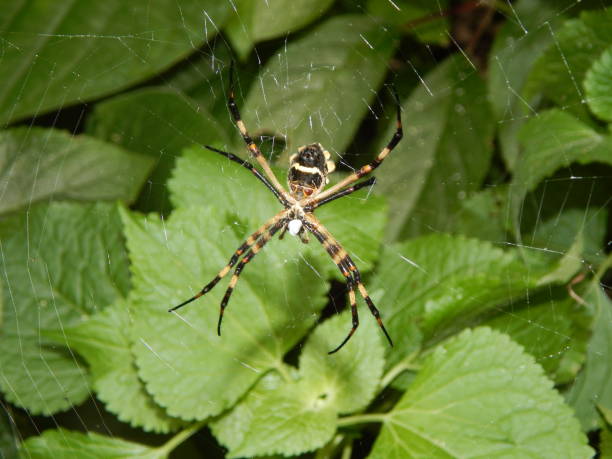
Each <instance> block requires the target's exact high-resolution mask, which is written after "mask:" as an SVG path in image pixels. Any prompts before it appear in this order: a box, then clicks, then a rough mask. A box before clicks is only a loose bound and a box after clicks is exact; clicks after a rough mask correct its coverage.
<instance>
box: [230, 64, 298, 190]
mask: <svg viewBox="0 0 612 459" xmlns="http://www.w3.org/2000/svg"><path fill="white" fill-rule="evenodd" d="M229 80H230V81H229V86H230V90H229V97H228V101H227V106H228V107H229V110H230V113H231V114H232V118H233V119H234V123H236V126H237V127H238V130H239V131H240V134H241V135H242V138H243V139H244V143H246V145H247V147H248V149H249V151H250V152H251V154H252V155H253V156H254V157H255V159H256V160H257V162H258V163H259V165H260V166H261V168H262V169H263V170H264V172H265V174H266V175H267V176H268V179H269V180H270V182H271V183H272V185H273V186H274V188H276V190H277V191H278V193H279V194H281V195H282V196H284V197H285V198H286V196H287V193H286V191H285V189H284V188H283V186H282V185H281V184H280V182H279V181H278V179H277V178H276V176H275V175H274V172H272V169H271V168H270V165H269V164H268V162H267V161H266V159H265V158H264V156H263V155H262V154H261V151H259V148H257V145H255V142H253V139H252V138H251V136H250V135H249V133H248V131H247V129H246V126H245V125H244V122H243V121H242V118H241V117H240V110H238V105H236V100H235V97H234V62H233V61H232V64H231V67H230V74H229Z"/></svg>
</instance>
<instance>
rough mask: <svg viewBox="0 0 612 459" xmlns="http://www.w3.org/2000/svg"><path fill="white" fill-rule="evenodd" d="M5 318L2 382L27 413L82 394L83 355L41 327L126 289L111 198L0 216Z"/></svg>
mask: <svg viewBox="0 0 612 459" xmlns="http://www.w3.org/2000/svg"><path fill="white" fill-rule="evenodd" d="M0 241H1V242H0V244H1V245H0V250H1V254H2V258H1V263H2V278H3V281H4V285H5V288H4V292H3V296H4V298H3V302H4V304H5V318H4V320H5V322H4V326H3V329H2V335H0V337H1V340H0V369H1V370H0V388H1V390H2V392H3V393H4V395H5V397H6V399H7V400H9V401H10V402H12V403H14V404H16V405H18V406H20V407H23V408H25V409H27V410H28V411H29V412H30V414H45V415H49V414H52V413H55V412H57V411H61V410H65V409H68V408H69V407H71V406H73V405H75V404H78V403H80V402H82V401H83V400H84V399H85V398H86V397H87V396H88V395H90V392H89V377H88V375H87V372H86V370H85V368H84V367H83V365H82V363H81V361H80V360H79V359H77V358H76V356H75V355H74V354H73V353H72V352H69V351H68V350H67V349H66V348H64V347H58V346H57V345H56V344H55V343H53V342H51V341H49V340H47V339H45V338H44V335H41V332H42V331H43V330H56V331H57V332H58V333H61V330H62V329H64V328H68V327H71V326H75V325H77V324H78V323H80V322H82V321H85V320H87V319H88V318H89V316H91V315H93V314H94V313H95V312H96V311H99V310H100V309H102V308H103V307H104V306H106V305H108V304H110V303H112V302H114V301H115V300H116V299H117V298H120V297H122V296H125V295H126V293H127V291H128V289H129V272H128V265H127V254H126V252H125V247H124V241H123V236H122V234H121V222H120V221H119V216H118V214H117V211H116V208H115V206H114V205H108V204H101V203H98V204H88V205H77V204H69V203H53V204H51V205H45V206H35V207H32V208H31V209H30V210H29V212H28V213H23V214H18V215H16V216H14V217H12V218H11V219H8V220H4V221H2V223H1V224H0Z"/></svg>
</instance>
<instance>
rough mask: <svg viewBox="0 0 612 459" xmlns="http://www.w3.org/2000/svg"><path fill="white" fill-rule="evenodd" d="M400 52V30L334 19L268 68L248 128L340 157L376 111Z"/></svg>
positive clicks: (361, 19)
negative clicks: (370, 111)
mask: <svg viewBox="0 0 612 459" xmlns="http://www.w3.org/2000/svg"><path fill="white" fill-rule="evenodd" d="M394 49H395V35H394V34H393V33H391V32H389V31H388V30H385V29H384V28H381V27H380V25H379V24H378V23H376V22H374V21H373V20H371V19H369V18H367V17H365V16H358V15H345V16H335V17H333V18H331V19H329V20H327V21H326V22H324V23H323V24H321V25H320V26H318V27H316V28H314V29H313V30H312V31H310V32H309V33H308V34H307V35H304V36H303V37H301V38H298V39H296V40H294V41H292V42H290V43H289V44H288V45H287V46H286V47H285V48H283V50H282V52H281V53H279V54H278V55H276V56H273V57H272V58H271V59H270V60H269V61H268V62H267V63H266V65H265V66H264V67H263V68H262V69H261V71H260V72H259V78H258V80H259V81H257V83H256V84H254V85H253V86H252V88H251V91H250V92H249V95H248V98H247V100H246V102H245V103H244V107H241V108H242V116H243V118H244V122H245V124H246V126H247V128H248V129H249V130H250V132H251V134H253V135H255V134H259V133H262V132H265V133H274V134H276V135H280V136H283V138H286V141H287V147H288V149H289V150H290V151H292V150H295V149H297V147H299V146H301V145H306V144H309V143H313V142H320V143H321V144H322V145H323V146H324V147H325V148H326V149H327V150H329V151H330V152H332V154H334V153H340V152H342V151H343V150H344V149H345V148H346V147H347V146H348V144H349V143H350V141H351V139H352V138H353V136H354V135H355V132H356V131H357V129H358V127H359V124H360V123H361V120H362V118H363V116H364V115H365V114H366V112H367V111H368V109H369V106H368V103H369V101H371V100H372V98H373V97H374V96H375V95H376V92H377V91H378V88H379V87H380V84H381V83H382V81H383V79H384V77H385V74H386V72H387V67H386V65H385V63H386V62H387V60H388V59H389V58H390V57H391V55H392V54H393V51H394ZM313 63H315V65H313ZM285 136H286V137H285Z"/></svg>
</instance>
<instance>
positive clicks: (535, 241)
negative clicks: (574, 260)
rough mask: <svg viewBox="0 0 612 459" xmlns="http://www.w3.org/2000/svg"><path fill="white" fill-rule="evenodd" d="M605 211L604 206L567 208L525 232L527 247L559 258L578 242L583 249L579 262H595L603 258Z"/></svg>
mask: <svg viewBox="0 0 612 459" xmlns="http://www.w3.org/2000/svg"><path fill="white" fill-rule="evenodd" d="M607 220H608V212H606V210H605V209H599V208H592V209H588V208H587V209H566V210H564V211H561V212H558V213H557V215H555V217H554V218H550V219H548V220H544V221H541V222H539V223H538V224H537V225H536V227H535V231H534V232H533V234H529V235H527V237H529V240H530V246H532V247H534V248H538V249H539V248H541V249H543V250H545V251H546V252H548V254H547V256H548V257H550V256H551V255H552V256H553V257H555V256H556V258H558V259H560V258H561V257H563V256H567V252H568V251H570V250H571V248H572V247H573V246H574V245H575V244H576V242H577V241H579V242H580V245H581V246H582V250H581V251H580V253H579V254H578V262H580V263H583V262H585V261H587V262H588V263H592V264H595V265H598V264H599V263H601V262H602V261H603V259H604V256H605V254H604V253H603V247H604V245H605V237H606V226H607Z"/></svg>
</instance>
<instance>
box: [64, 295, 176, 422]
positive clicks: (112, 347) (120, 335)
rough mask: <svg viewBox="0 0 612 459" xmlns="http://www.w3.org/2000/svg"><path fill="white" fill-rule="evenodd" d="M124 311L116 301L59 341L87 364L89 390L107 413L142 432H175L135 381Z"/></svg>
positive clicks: (122, 303)
mask: <svg viewBox="0 0 612 459" xmlns="http://www.w3.org/2000/svg"><path fill="white" fill-rule="evenodd" d="M128 308H129V306H128V303H127V302H125V301H123V300H119V301H117V302H116V303H115V304H113V305H112V306H110V307H108V308H106V309H105V310H104V311H101V312H98V313H97V314H95V315H94V316H92V317H91V318H90V319H89V320H88V321H86V322H82V323H80V324H79V325H77V326H76V327H71V328H66V329H64V334H65V337H64V339H63V340H62V341H64V342H65V343H67V344H68V345H69V346H70V347H71V348H72V349H74V350H75V351H77V352H78V353H79V354H81V355H82V356H83V357H84V358H85V359H86V360H87V363H88V364H89V369H90V372H91V377H92V386H93V389H94V391H95V392H96V395H97V396H98V398H99V399H100V400H102V401H103V402H104V403H106V409H107V410H108V411H110V412H112V413H115V414H116V415H117V417H118V418H119V419H120V420H121V421H123V422H127V423H129V424H130V425H132V426H133V427H142V428H143V429H144V430H145V431H155V432H161V433H166V432H169V431H171V430H175V429H176V428H177V427H179V426H180V425H182V423H181V422H180V421H179V420H178V419H173V418H171V417H169V416H168V415H167V414H166V413H165V411H164V410H163V409H161V408H160V407H159V406H157V405H156V404H155V402H154V401H153V399H152V397H151V396H150V395H149V394H148V393H147V392H146V391H145V388H144V385H143V384H142V382H141V381H140V380H139V379H138V373H137V368H136V364H135V362H134V357H133V356H132V352H131V351H130V345H131V343H130V340H129V334H130V328H131V326H132V325H131V320H130V311H129V309H128ZM58 338H60V339H61V335H60V336H59V337H58Z"/></svg>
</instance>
